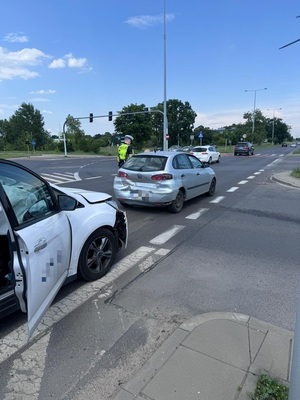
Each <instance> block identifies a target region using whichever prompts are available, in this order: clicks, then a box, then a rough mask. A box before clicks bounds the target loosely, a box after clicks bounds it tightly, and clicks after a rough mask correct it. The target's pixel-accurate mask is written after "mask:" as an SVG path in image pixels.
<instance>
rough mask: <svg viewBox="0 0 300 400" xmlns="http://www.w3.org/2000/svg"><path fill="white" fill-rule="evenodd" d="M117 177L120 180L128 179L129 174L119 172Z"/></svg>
mask: <svg viewBox="0 0 300 400" xmlns="http://www.w3.org/2000/svg"><path fill="white" fill-rule="evenodd" d="M117 177H119V178H128V174H126V172H123V171H118V173H117Z"/></svg>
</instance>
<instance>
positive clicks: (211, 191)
mask: <svg viewBox="0 0 300 400" xmlns="http://www.w3.org/2000/svg"><path fill="white" fill-rule="evenodd" d="M216 183H217V182H216V179H215V178H213V180H212V181H211V183H210V186H209V191H208V192H207V195H208V196H213V195H214V194H215V191H216Z"/></svg>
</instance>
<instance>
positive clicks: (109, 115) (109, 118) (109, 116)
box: [108, 111, 113, 121]
mask: <svg viewBox="0 0 300 400" xmlns="http://www.w3.org/2000/svg"><path fill="white" fill-rule="evenodd" d="M112 115H113V114H112V111H109V112H108V120H109V121H112Z"/></svg>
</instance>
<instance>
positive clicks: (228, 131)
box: [0, 99, 293, 153]
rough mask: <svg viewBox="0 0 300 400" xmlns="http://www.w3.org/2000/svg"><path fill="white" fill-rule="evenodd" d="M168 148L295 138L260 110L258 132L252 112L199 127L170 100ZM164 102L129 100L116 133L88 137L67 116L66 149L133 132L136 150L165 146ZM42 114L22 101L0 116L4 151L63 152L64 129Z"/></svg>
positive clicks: (187, 108)
mask: <svg viewBox="0 0 300 400" xmlns="http://www.w3.org/2000/svg"><path fill="white" fill-rule="evenodd" d="M166 109H167V120H168V133H169V147H170V146H172V145H175V144H177V145H178V144H179V145H180V146H185V145H190V144H193V145H196V144H198V140H199V139H198V135H199V133H200V132H201V133H202V135H203V139H202V144H203V145H204V144H214V145H220V146H221V145H224V144H228V145H230V144H232V145H234V144H236V143H237V142H238V141H240V140H241V139H242V138H243V137H244V135H246V137H247V139H246V140H247V141H250V142H252V143H255V144H260V143H262V142H271V141H273V142H274V143H275V144H278V143H282V142H284V141H292V140H293V137H292V136H291V134H290V133H289V132H290V127H289V126H288V125H287V124H285V123H284V122H283V121H282V119H280V118H276V117H275V118H274V120H273V118H268V117H266V116H264V115H263V113H262V112H261V111H260V110H259V109H256V110H255V116H254V117H255V118H254V121H255V129H254V132H253V112H246V113H245V114H244V115H243V119H244V121H245V122H244V123H240V124H232V125H230V126H224V127H223V128H222V129H216V130H214V129H211V128H209V127H205V126H203V125H199V126H197V127H195V126H194V125H195V119H196V116H197V114H196V112H195V111H194V110H193V109H192V107H191V105H190V103H189V102H182V101H180V100H176V99H171V100H168V101H167V103H166ZM163 110H164V104H163V103H159V104H157V106H155V107H152V108H150V109H149V108H146V106H145V104H130V105H128V106H125V107H123V108H122V110H121V111H120V112H119V113H118V116H116V117H115V118H114V121H113V127H114V132H113V133H110V132H104V133H99V134H96V135H94V136H91V135H86V134H85V132H84V130H83V129H82V126H81V121H80V120H79V119H76V118H74V117H72V115H70V114H69V115H68V116H67V118H66V121H65V123H64V127H65V128H64V132H65V136H66V143H67V150H68V152H70V151H84V152H92V153H98V152H99V149H100V148H101V147H108V146H115V145H118V144H119V143H120V142H121V140H122V137H123V136H125V135H126V134H130V135H132V136H133V137H134V138H135V140H134V146H135V148H136V149H137V150H139V149H140V150H142V149H143V148H146V147H147V148H161V147H162V143H163V122H164V116H163ZM44 125H45V123H44V118H43V116H42V114H41V112H40V111H39V110H37V109H35V108H34V106H33V105H32V104H30V103H22V104H21V106H20V107H19V108H18V109H17V110H16V111H15V113H14V114H13V115H12V116H11V117H10V118H9V119H8V120H7V119H4V120H0V151H16V150H19V151H26V150H28V148H29V147H30V149H31V148H32V147H33V148H34V149H36V150H41V151H59V152H60V151H61V152H63V151H64V143H63V141H62V133H61V134H60V135H58V136H55V135H51V133H50V132H48V131H47V130H46V129H45V127H44Z"/></svg>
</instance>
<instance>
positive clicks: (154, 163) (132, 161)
mask: <svg viewBox="0 0 300 400" xmlns="http://www.w3.org/2000/svg"><path fill="white" fill-rule="evenodd" d="M166 162H167V157H162V156H154V155H142V156H133V157H131V158H129V159H128V160H127V161H126V163H125V164H124V165H123V166H122V169H128V170H130V171H162V170H164V169H165V165H166Z"/></svg>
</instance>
